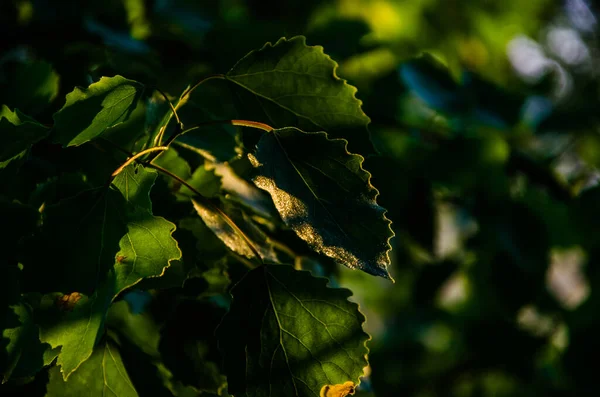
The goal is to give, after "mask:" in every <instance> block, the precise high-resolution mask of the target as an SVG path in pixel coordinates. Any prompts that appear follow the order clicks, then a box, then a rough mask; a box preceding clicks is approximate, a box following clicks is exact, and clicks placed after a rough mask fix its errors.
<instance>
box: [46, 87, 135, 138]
mask: <svg viewBox="0 0 600 397" xmlns="http://www.w3.org/2000/svg"><path fill="white" fill-rule="evenodd" d="M142 91H143V86H142V85H141V84H140V83H138V82H136V81H133V80H128V79H125V78H123V77H121V76H115V77H102V78H101V79H100V81H98V82H96V83H93V84H92V85H90V86H89V87H88V88H84V89H82V88H75V90H73V91H72V92H71V93H70V94H67V101H66V103H65V105H64V106H63V107H62V109H60V110H59V111H58V112H56V113H55V114H54V140H55V141H56V142H58V143H61V144H62V145H63V146H77V145H81V144H83V143H85V142H88V141H90V140H92V139H94V138H97V137H98V136H101V135H102V133H104V131H106V130H107V129H108V128H110V127H113V126H115V125H117V124H119V123H121V122H123V121H125V120H127V119H128V118H129V116H130V115H131V113H132V112H133V110H134V109H135V108H136V105H137V101H138V99H139V97H140V96H141V94H142Z"/></svg>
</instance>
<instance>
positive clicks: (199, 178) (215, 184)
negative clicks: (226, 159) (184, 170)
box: [180, 162, 221, 197]
mask: <svg viewBox="0 0 600 397" xmlns="http://www.w3.org/2000/svg"><path fill="white" fill-rule="evenodd" d="M186 182H187V183H189V184H190V185H191V186H192V187H193V188H194V189H196V190H197V191H199V192H200V193H202V195H203V196H204V197H215V196H217V195H218V194H219V193H220V192H221V177H220V176H218V175H217V174H216V173H215V168H214V167H212V166H211V163H208V162H206V163H205V164H203V165H201V166H199V167H198V168H196V169H195V170H194V173H193V174H192V176H191V178H189V179H188V180H187V181H186ZM180 192H181V193H183V194H186V195H194V194H195V193H193V192H192V191H191V190H190V189H189V188H188V187H187V186H185V185H183V186H181V189H180Z"/></svg>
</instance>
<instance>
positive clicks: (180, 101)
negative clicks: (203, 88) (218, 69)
mask: <svg viewBox="0 0 600 397" xmlns="http://www.w3.org/2000/svg"><path fill="white" fill-rule="evenodd" d="M212 79H225V75H224V74H213V75H210V76H207V77H205V78H203V79H202V80H200V81H199V82H197V83H196V84H194V85H193V86H192V87H190V88H188V89H187V90H185V91H184V92H183V94H181V96H180V97H179V102H178V103H177V105H175V109H179V108H180V107H181V106H182V105H183V104H184V103H185V101H184V99H185V97H187V96H188V95H190V94H191V93H192V92H194V90H195V89H196V88H198V87H199V86H200V85H202V84H204V83H205V82H207V81H208V80H212Z"/></svg>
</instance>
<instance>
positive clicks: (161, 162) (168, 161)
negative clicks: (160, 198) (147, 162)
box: [153, 148, 192, 191]
mask: <svg viewBox="0 0 600 397" xmlns="http://www.w3.org/2000/svg"><path fill="white" fill-rule="evenodd" d="M153 163H154V164H156V165H158V166H160V167H163V168H165V169H167V170H169V171H171V172H172V173H173V174H175V175H177V176H178V177H180V178H181V179H183V180H184V181H185V180H187V179H189V178H191V176H192V169H191V168H190V165H189V164H188V162H187V161H185V159H183V158H182V157H181V156H179V153H178V152H177V150H175V149H173V148H169V149H168V150H165V151H164V152H162V153H160V154H159V155H158V156H157V157H156V158H155V159H154V161H153ZM165 178H166V179H167V182H168V184H169V187H170V188H171V190H172V191H177V190H178V189H179V186H180V185H181V183H180V182H178V181H177V180H175V179H173V178H171V177H169V176H167V175H165Z"/></svg>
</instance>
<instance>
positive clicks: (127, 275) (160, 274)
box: [0, 37, 393, 396]
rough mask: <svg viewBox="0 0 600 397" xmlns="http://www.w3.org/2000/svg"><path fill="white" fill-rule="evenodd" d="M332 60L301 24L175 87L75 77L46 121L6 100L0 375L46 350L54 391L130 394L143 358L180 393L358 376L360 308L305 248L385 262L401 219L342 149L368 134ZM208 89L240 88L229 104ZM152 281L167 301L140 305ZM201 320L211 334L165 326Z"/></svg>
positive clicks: (311, 384) (17, 371)
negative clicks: (165, 305) (155, 306)
mask: <svg viewBox="0 0 600 397" xmlns="http://www.w3.org/2000/svg"><path fill="white" fill-rule="evenodd" d="M336 66H337V65H336V64H335V62H334V61H332V60H331V58H329V57H328V56H327V55H325V54H324V53H323V49H322V48H321V47H311V46H307V45H306V43H305V39H304V38H303V37H295V38H292V39H289V40H287V39H281V40H279V41H278V42H277V43H276V44H274V45H272V44H270V43H268V44H266V45H265V46H264V47H263V48H262V49H260V50H257V51H253V52H251V53H249V54H248V55H247V56H245V57H244V58H242V59H241V60H240V61H239V62H238V63H237V64H236V65H235V66H234V67H233V68H232V69H231V70H230V71H229V72H228V73H227V74H226V75H215V76H211V77H209V78H207V79H204V80H202V81H201V82H200V83H198V84H196V85H195V86H193V87H189V88H188V89H186V90H185V91H184V92H183V93H182V94H181V96H180V97H179V98H177V99H176V100H175V101H174V102H173V103H172V102H171V100H170V99H169V98H168V97H167V96H166V95H162V93H158V92H149V91H147V90H145V87H144V85H143V84H141V83H139V82H136V81H133V80H128V79H126V78H124V77H121V76H118V75H117V76H114V77H102V78H101V79H100V80H99V81H97V82H95V83H92V84H91V85H90V86H89V87H87V88H75V89H74V90H73V91H72V92H71V93H69V94H68V95H67V96H66V102H65V104H64V106H63V107H62V108H61V109H60V110H59V111H57V112H56V113H54V115H53V120H54V124H53V125H52V126H50V127H47V126H44V125H42V124H40V123H38V122H36V121H35V120H34V119H32V118H30V117H29V116H25V115H23V114H22V113H21V112H20V111H19V110H14V111H13V110H11V109H9V108H8V107H7V106H4V107H3V109H2V114H1V116H0V117H1V118H0V123H1V129H0V130H1V132H2V136H3V137H4V138H5V139H6V142H7V146H5V148H4V149H3V152H2V158H1V161H2V168H1V172H2V176H1V177H2V180H4V181H7V180H13V181H15V183H14V185H12V186H6V188H5V189H3V196H2V219H3V220H4V225H5V230H7V231H9V233H10V242H9V244H7V246H6V247H5V249H4V252H5V254H6V256H5V260H6V263H3V266H2V270H3V272H6V273H5V275H4V276H3V277H2V282H3V284H4V285H6V290H7V291H8V292H7V297H6V298H7V299H6V300H5V301H3V302H4V306H3V310H4V311H5V312H6V313H5V316H4V317H5V318H6V323H5V324H3V327H2V329H3V330H4V331H3V337H4V338H3V341H5V344H6V349H5V350H6V355H5V357H2V375H3V380H4V381H8V380H9V379H20V378H27V377H33V376H35V374H36V373H37V372H38V371H40V370H41V369H42V367H44V366H48V365H51V367H50V370H49V382H48V386H47V395H48V396H55V395H56V396H59V395H60V396H62V395H80V394H82V393H86V394H88V393H92V394H94V395H95V394H101V393H104V392H107V391H109V392H111V393H113V394H115V395H118V396H134V395H138V389H139V388H140V387H142V386H140V383H142V382H143V383H146V384H145V385H144V386H143V387H148V385H147V379H146V378H147V376H148V374H147V373H145V372H144V373H141V374H138V373H136V371H137V370H136V369H132V368H131V365H132V363H134V362H138V360H140V359H141V358H140V357H136V355H139V356H142V357H146V358H147V359H150V360H149V361H148V362H149V366H150V367H154V368H153V369H152V370H151V372H153V373H155V374H156V379H157V380H156V382H155V383H159V384H162V385H163V386H162V388H163V389H165V388H166V389H167V390H168V392H170V393H172V394H174V395H181V394H183V395H187V394H185V393H190V392H191V393H193V392H196V393H198V392H202V393H213V394H219V395H221V394H222V393H223V392H224V391H223V390H224V389H225V388H226V386H227V389H228V390H229V393H231V394H235V395H264V394H266V393H275V394H276V395H297V396H311V395H319V394H320V393H321V391H322V390H324V391H323V393H325V394H327V395H334V394H335V393H338V392H337V391H336V390H337V389H340V388H341V389H343V390H346V392H345V393H347V392H350V391H352V390H353V387H354V385H355V384H357V383H358V382H359V376H361V375H362V373H363V368H364V367H366V366H367V361H366V355H367V352H368V350H367V348H366V341H367V339H368V338H369V337H368V335H367V334H366V333H365V332H364V331H363V330H362V323H363V321H364V317H363V315H362V314H361V313H360V312H359V311H358V307H357V305H356V304H355V303H351V302H349V301H348V300H347V298H348V297H349V296H350V295H351V294H350V292H349V291H348V290H345V289H333V288H328V287H327V286H326V284H327V280H326V279H323V278H317V277H315V276H313V275H311V274H310V273H309V272H307V271H305V270H302V268H303V266H302V264H301V261H302V260H309V261H314V262H315V263H319V261H324V262H327V263H331V264H332V265H345V266H348V267H350V268H353V269H360V270H363V271H365V272H367V273H370V274H372V275H376V276H382V277H386V278H390V276H389V273H388V270H387V266H388V265H389V256H388V251H389V250H390V249H391V246H390V245H389V243H388V240H389V239H391V237H393V233H392V230H391V228H390V221H389V220H388V219H386V218H385V216H384V212H385V210H384V209H383V208H382V207H380V206H379V205H378V204H377V202H376V197H377V195H378V192H377V190H376V189H375V188H374V187H373V186H372V185H371V183H370V177H371V176H370V174H369V173H368V172H367V171H365V170H364V169H363V168H362V163H363V157H362V156H361V155H359V154H353V153H351V152H349V151H348V148H347V147H348V146H350V148H354V149H358V148H360V149H361V152H363V153H365V154H369V153H372V152H373V150H374V149H373V147H372V145H371V144H370V140H369V132H368V130H367V124H368V122H369V119H368V117H366V115H365V114H364V113H363V112H362V110H361V103H360V101H359V100H358V99H356V98H355V96H354V93H355V88H353V87H351V86H349V85H348V84H346V82H345V81H343V80H340V79H339V78H338V77H337V76H336V75H335V68H336ZM207 87H208V88H207ZM205 88H206V89H207V90H208V89H210V90H213V92H212V95H210V96H209V97H207V95H206V91H205ZM215 90H216V91H218V92H219V93H220V94H219V95H218V97H223V98H227V96H228V95H230V96H233V97H234V98H235V100H233V101H232V102H230V103H232V104H233V106H231V108H230V109H225V110H222V113H220V114H214V113H212V112H210V105H209V104H208V103H206V101H208V100H212V99H211V98H215V97H217V96H216V95H215V94H214V91H215ZM161 97H162V98H161ZM213 106H216V107H219V106H221V105H220V104H214V105H213ZM250 117H252V119H250ZM136 119H139V120H141V123H138V122H136V121H135V120H136ZM267 123H268V124H267ZM187 125H192V126H191V127H187V128H186V127H185V126H187ZM242 127H243V128H255V129H256V130H257V131H261V133H262V135H261V134H260V133H259V134H254V135H250V136H246V135H245V134H243V133H241V131H240V130H239V128H242ZM211 128H212V129H213V131H211ZM349 142H352V144H351V145H349ZM357 151H358V150H357ZM244 178H248V179H252V181H253V182H254V185H256V186H253V185H252V184H251V183H250V182H249V181H248V180H246V179H244ZM24 179H26V180H25V181H24ZM259 188H260V189H259ZM267 193H268V194H267ZM234 284H235V287H234V288H232V289H231V294H232V296H233V299H232V301H231V302H229V299H228V294H229V292H228V291H229V289H230V286H232V285H234ZM164 294H166V295H167V297H168V298H166V297H163V295H164ZM155 296H159V297H161V298H160V301H161V302H162V301H166V302H171V303H170V304H171V305H175V306H174V307H175V309H174V312H173V313H170V315H168V316H166V317H164V314H163V315H162V316H161V315H156V316H155V317H152V316H150V315H146V316H143V315H136V314H135V312H136V310H138V309H136V308H135V307H136V305H138V306H139V305H141V306H142V307H144V306H145V304H144V302H143V299H144V297H145V298H150V299H151V298H153V297H155ZM126 301H130V304H129V305H128V304H127V303H126ZM184 307H185V309H184ZM224 308H228V313H227V314H226V315H225V317H224V318H223V320H222V322H221V325H220V326H219V328H218V330H217V331H216V339H215V337H214V336H213V333H214V332H215V325H216V324H218V323H219V320H220V316H221V315H222V312H223V311H224ZM142 310H144V311H147V310H149V309H142ZM169 312H170V310H169ZM193 313H197V316H195V315H194V314H193ZM211 316H212V317H213V319H212V321H209V322H205V319H206V318H207V317H208V318H210V317H211ZM158 319H160V320H158ZM157 321H160V322H159V323H158V324H156V323H155V322H157ZM140 322H141V323H140ZM146 323H147V324H146ZM194 323H195V324H197V325H193V324H194ZM198 326H200V327H201V330H202V332H204V333H205V335H207V336H208V339H207V340H204V341H203V343H202V344H201V345H196V346H194V343H193V342H190V341H186V342H185V343H184V344H183V346H180V345H179V343H180V341H178V340H176V337H177V334H174V335H173V337H172V338H170V329H172V328H176V327H198ZM190 343H191V344H190ZM196 343H199V342H198V341H196ZM217 343H218V346H219V348H220V351H221V355H222V357H223V360H221V359H220V355H219V353H218V350H217ZM173 350H174V351H175V352H176V353H178V354H183V355H184V357H183V358H181V357H173V356H172V355H173ZM181 360H183V363H182V362H181ZM221 361H224V366H223V367H221ZM180 367H183V368H180ZM100 374H101V376H100ZM136 375H137V378H136ZM140 375H141V376H143V378H140V377H139V376H140ZM340 393H341V392H340ZM345 393H344V394H345ZM325 394H324V395H325ZM338 394H339V393H338Z"/></svg>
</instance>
